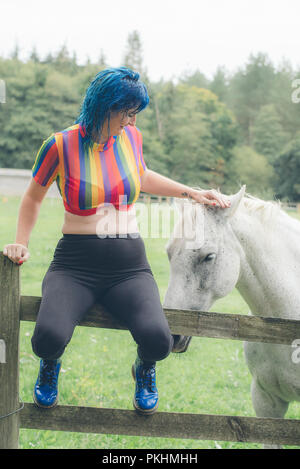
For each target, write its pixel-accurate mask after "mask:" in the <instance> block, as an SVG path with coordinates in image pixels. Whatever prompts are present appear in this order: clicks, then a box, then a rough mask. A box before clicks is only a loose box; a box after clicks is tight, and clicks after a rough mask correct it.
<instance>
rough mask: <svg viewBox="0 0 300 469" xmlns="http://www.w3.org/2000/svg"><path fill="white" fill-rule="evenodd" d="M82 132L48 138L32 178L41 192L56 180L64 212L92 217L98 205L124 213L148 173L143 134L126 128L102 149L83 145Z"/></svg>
mask: <svg viewBox="0 0 300 469" xmlns="http://www.w3.org/2000/svg"><path fill="white" fill-rule="evenodd" d="M84 140H85V129H84V127H83V126H81V124H75V125H73V126H71V127H68V128H67V129H65V130H63V131H61V132H57V133H55V134H52V135H51V136H50V137H49V138H48V139H47V140H44V142H43V144H42V146H41V148H40V149H39V151H38V153H37V156H36V159H35V162H34V165H33V167H32V177H33V178H34V180H35V181H36V182H37V183H39V184H40V185H42V186H44V187H50V185H51V184H52V183H53V182H54V181H55V180H56V184H57V187H58V190H59V192H60V195H61V197H62V199H63V203H64V206H65V209H66V210H67V211H68V212H71V213H74V214H75V215H93V214H95V213H96V212H97V208H98V207H99V206H101V205H108V204H113V205H114V206H115V208H116V209H117V210H128V209H129V208H130V207H131V206H132V205H133V204H134V202H135V201H136V200H137V198H138V196H139V193H140V188H141V176H142V174H143V173H144V171H145V170H146V169H147V167H146V164H145V161H144V158H143V150H142V134H141V132H140V130H139V129H137V128H136V127H134V126H130V125H128V126H127V127H124V129H123V131H122V133H121V135H118V136H114V137H113V136H112V137H110V138H109V140H108V141H107V142H106V143H105V144H97V143H94V144H93V147H92V148H91V147H90V148H88V147H87V145H84Z"/></svg>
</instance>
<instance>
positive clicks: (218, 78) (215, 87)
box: [209, 67, 228, 102]
mask: <svg viewBox="0 0 300 469" xmlns="http://www.w3.org/2000/svg"><path fill="white" fill-rule="evenodd" d="M209 89H210V90H211V91H212V92H213V93H215V94H216V95H217V96H218V98H219V100H220V101H222V102H226V98H227V93H228V79H227V72H226V70H225V68H224V67H218V68H217V70H216V73H215V74H214V76H213V79H212V81H211V83H210V84H209Z"/></svg>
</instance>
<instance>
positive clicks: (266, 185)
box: [229, 145, 275, 198]
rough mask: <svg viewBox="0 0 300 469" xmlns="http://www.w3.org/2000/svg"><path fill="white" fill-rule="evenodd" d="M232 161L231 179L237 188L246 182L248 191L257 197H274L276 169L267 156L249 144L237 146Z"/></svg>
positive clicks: (235, 188)
mask: <svg viewBox="0 0 300 469" xmlns="http://www.w3.org/2000/svg"><path fill="white" fill-rule="evenodd" d="M233 155H234V157H233V158H232V160H231V162H230V168H229V169H230V179H231V181H232V184H233V185H234V187H233V188H234V190H237V189H238V188H239V187H240V186H241V185H242V184H246V186H247V192H249V193H251V194H252V195H256V196H257V197H262V198H264V197H269V198H272V194H271V192H272V190H271V188H272V183H273V181H274V175H275V174H274V170H273V168H272V166H271V165H270V164H269V163H268V160H267V158H266V157H265V156H264V155H261V154H260V153H257V152H256V151H255V150H254V149H253V148H251V147H248V146H245V145H244V146H240V147H235V148H234V150H233Z"/></svg>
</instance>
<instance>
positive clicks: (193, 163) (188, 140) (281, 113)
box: [0, 31, 300, 201]
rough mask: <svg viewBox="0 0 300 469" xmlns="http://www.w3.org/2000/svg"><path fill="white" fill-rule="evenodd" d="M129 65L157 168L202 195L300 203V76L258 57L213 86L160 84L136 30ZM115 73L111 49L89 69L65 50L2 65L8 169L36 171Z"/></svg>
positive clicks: (149, 156) (203, 81)
mask: <svg viewBox="0 0 300 469" xmlns="http://www.w3.org/2000/svg"><path fill="white" fill-rule="evenodd" d="M199 62H200V63H201V60H200V59H199ZM120 65H126V66H128V67H130V68H132V69H134V70H136V71H138V72H139V73H140V74H141V77H142V80H143V81H144V82H145V83H146V85H147V88H148V91H149V95H150V104H149V106H148V107H147V108H146V110H144V111H143V112H141V113H140V114H139V115H138V116H137V126H138V127H139V128H140V129H141V131H142V133H143V142H144V144H143V149H144V158H145V161H146V164H147V166H148V167H149V168H150V169H152V170H154V171H158V172H160V173H161V174H164V175H165V176H168V177H171V178H172V179H175V180H177V181H179V182H182V183H184V184H188V185H190V186H194V187H202V188H213V187H214V188H220V190H221V191H222V192H224V193H228V194H229V193H232V192H235V191H237V190H238V189H239V187H240V185H241V184H247V191H248V192H250V193H251V194H253V195H256V196H258V197H262V198H269V199H273V198H274V197H275V198H280V199H282V200H290V201H300V103H299V104H298V103H297V100H292V93H293V91H294V89H293V83H295V79H296V78H297V77H299V75H300V73H299V72H300V71H299V70H294V69H293V67H292V66H291V65H290V63H289V62H288V61H287V60H284V61H283V62H282V63H281V64H280V65H279V66H277V67H275V66H274V64H273V63H272V62H271V60H270V59H269V57H268V56H267V54H264V53H258V54H256V55H253V54H252V55H250V56H249V58H248V60H247V62H246V63H245V64H244V65H243V66H240V68H239V69H238V70H237V71H235V72H228V71H227V70H226V68H225V67H221V66H220V67H218V68H217V70H216V72H215V74H214V76H213V77H212V78H211V79H208V78H207V77H206V76H205V74H204V73H202V72H201V70H200V69H199V70H196V71H193V72H185V73H183V74H182V75H181V76H180V77H178V78H177V79H176V80H163V79H161V80H160V81H157V82H153V81H151V80H150V79H149V76H148V72H147V69H146V67H145V66H144V63H143V51H142V43H141V39H140V36H139V34H138V32H136V31H133V32H132V33H131V34H129V36H128V39H127V44H126V45H125V53H124V57H123V61H122V63H121V64H120ZM108 66H110V64H109V62H108V61H107V58H106V57H105V55H104V52H103V50H101V49H100V52H99V59H98V61H97V62H96V63H93V62H91V60H90V59H88V60H87V62H86V63H85V64H84V65H79V64H78V62H77V59H76V55H75V54H73V55H71V54H70V53H69V51H68V49H67V47H66V46H65V45H63V46H62V47H61V49H60V50H59V51H58V52H57V53H56V54H50V53H49V54H48V55H47V57H45V58H44V59H41V58H40V57H39V56H38V54H37V51H36V49H35V48H34V49H33V50H32V52H31V55H30V57H29V58H28V60H26V61H24V60H20V58H19V49H18V47H16V48H15V50H14V51H13V52H12V53H11V54H10V57H9V58H4V57H0V79H2V80H4V81H5V85H6V102H5V103H4V104H0V129H1V131H0V167H7V168H25V169H31V167H32V165H33V162H34V159H35V155H36V152H37V151H38V149H39V147H40V146H41V144H42V141H43V140H44V139H45V138H47V137H48V136H49V135H50V134H51V133H53V132H56V131H59V130H62V129H64V128H66V127H68V126H70V125H72V124H73V123H74V121H75V119H76V117H77V116H78V114H79V109H80V105H81V103H82V100H83V97H84V94H85V91H86V89H87V87H88V85H89V83H90V81H91V80H92V78H93V77H94V76H95V75H96V73H97V72H99V71H100V70H102V69H104V68H106V67H108ZM299 88H300V86H299ZM299 95H300V93H299Z"/></svg>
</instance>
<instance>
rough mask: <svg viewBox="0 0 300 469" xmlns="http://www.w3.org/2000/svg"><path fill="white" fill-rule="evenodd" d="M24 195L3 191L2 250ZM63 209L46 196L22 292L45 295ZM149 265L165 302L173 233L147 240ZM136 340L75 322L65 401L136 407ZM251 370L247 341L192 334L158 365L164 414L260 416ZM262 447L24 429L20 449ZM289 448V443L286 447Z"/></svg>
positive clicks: (26, 326)
mask: <svg viewBox="0 0 300 469" xmlns="http://www.w3.org/2000/svg"><path fill="white" fill-rule="evenodd" d="M19 204H20V198H19V197H8V198H5V197H1V196H0V217H1V218H0V219H1V232H0V250H1V251H2V250H3V246H4V245H5V244H7V243H12V242H14V239H15V229H16V221H17V215H18V208H19ZM63 217H64V209H63V206H62V203H61V201H60V200H56V199H45V200H44V202H43V205H42V208H41V212H40V216H39V219H38V222H37V224H36V226H35V228H34V230H33V233H32V235H31V238H30V243H29V249H30V254H31V257H30V259H29V261H28V262H26V263H24V264H23V265H22V267H21V294H22V295H36V296H41V283H42V279H43V276H44V275H45V273H46V270H47V268H48V266H49V264H50V262H51V260H52V256H53V252H54V249H55V246H56V244H57V241H58V239H59V238H60V237H61V236H62V233H61V227H62V223H63ZM144 241H145V245H146V251H147V256H148V260H149V263H150V265H151V268H152V270H153V273H154V276H155V279H156V281H157V284H158V286H159V290H160V294H161V300H162V301H163V298H164V295H165V292H166V289H167V285H168V278H169V264H168V259H167V255H166V253H165V250H164V246H165V244H166V242H167V239H161V238H157V239H150V238H147V237H145V238H144ZM212 310H213V311H217V312H225V313H233V314H234V313H239V314H247V313H248V306H247V305H246V304H245V302H244V301H243V299H242V298H241V297H240V295H239V294H238V292H237V291H236V290H234V291H233V292H232V293H231V294H230V295H228V296H227V297H226V298H224V299H222V300H219V301H218V302H217V303H215V305H214V306H213V308H212ZM33 327H34V324H33V323H29V322H22V323H21V330H20V396H21V398H22V399H23V400H24V401H27V402H32V389H33V385H34V382H35V380H36V377H37V373H38V366H39V359H38V358H37V357H36V356H35V355H34V354H33V352H32V349H31V342H30V338H31V335H32V332H33ZM135 355H136V345H135V343H134V341H133V339H132V337H131V335H130V333H129V332H128V331H114V330H108V329H96V328H87V327H77V328H76V329H75V332H74V335H73V338H72V340H71V342H70V344H69V346H68V347H67V349H66V351H65V353H64V356H63V365H62V372H61V375H60V403H61V404H63V405H79V406H94V407H108V408H120V409H132V396H133V392H134V382H133V379H132V377H131V373H130V368H131V364H132V362H133V361H134V359H135ZM250 383H251V376H250V373H249V371H248V368H247V366H246V364H245V360H244V355H243V345H242V342H241V341H230V340H217V339H205V338H197V337H194V338H193V339H192V341H191V344H190V347H189V349H188V351H187V352H186V353H185V354H180V355H176V354H170V355H169V357H167V359H166V360H163V361H160V362H158V363H157V385H158V389H159V396H160V405H159V410H160V411H162V412H188V413H207V414H223V415H241V416H255V413H254V410H253V407H252V403H251V396H250ZM287 418H295V419H300V406H299V404H297V403H293V404H291V405H290V407H289V410H288V413H287ZM220 447H221V448H224V449H226V448H235V449H243V448H251V449H254V448H261V445H259V444H240V443H234V442H223V441H217V442H215V441H199V440H187V439H171V438H154V437H153V438H148V437H138V436H124V435H120V436H118V435H96V434H84V433H73V432H72V433H69V432H58V431H55V432H54V431H36V430H24V429H22V430H20V448H22V449H25V448H29V449H30V448H38V449H40V448H66V449H68V448H95V449H97V448H103V449H108V448H109V449H113V448H118V449H125V448H134V449H136V448H145V449H163V448H170V449H179V448H183V449H191V448H203V449H205V448H220ZM286 448H288V447H286Z"/></svg>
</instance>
